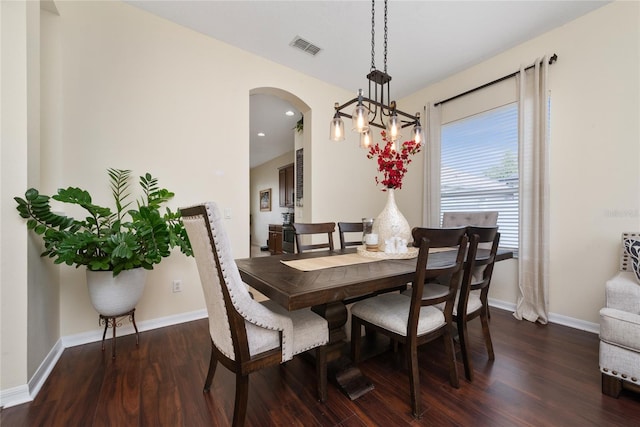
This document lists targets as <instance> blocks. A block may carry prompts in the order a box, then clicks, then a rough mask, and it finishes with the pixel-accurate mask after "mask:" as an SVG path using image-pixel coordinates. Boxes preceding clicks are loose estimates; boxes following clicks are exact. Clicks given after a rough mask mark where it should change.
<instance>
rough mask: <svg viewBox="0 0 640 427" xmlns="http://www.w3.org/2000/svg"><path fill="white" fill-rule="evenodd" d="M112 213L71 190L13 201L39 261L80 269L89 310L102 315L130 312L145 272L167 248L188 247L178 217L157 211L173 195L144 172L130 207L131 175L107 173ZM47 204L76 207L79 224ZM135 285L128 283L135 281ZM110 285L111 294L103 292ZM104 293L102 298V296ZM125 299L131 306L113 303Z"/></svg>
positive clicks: (127, 172)
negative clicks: (36, 239)
mask: <svg viewBox="0 0 640 427" xmlns="http://www.w3.org/2000/svg"><path fill="white" fill-rule="evenodd" d="M108 174H109V179H110V186H111V192H112V194H113V199H114V204H115V209H114V210H112V209H111V208H109V207H103V206H99V205H96V204H94V203H93V201H92V199H91V195H90V194H89V192H87V191H85V190H82V189H80V188H77V187H68V188H64V189H59V190H58V192H57V194H56V195H54V196H51V197H49V196H46V195H43V194H40V193H39V192H38V190H36V189H34V188H31V189H29V190H27V191H26V192H25V195H24V198H21V197H15V198H14V199H15V201H16V202H17V203H18V206H17V210H18V212H19V213H20V216H22V217H23V218H26V219H27V228H28V229H30V230H33V231H34V232H35V233H36V234H38V235H40V236H42V239H43V241H44V248H45V250H44V252H43V253H42V256H48V257H50V258H54V260H53V262H54V263H55V264H63V263H64V264H67V265H75V266H76V268H78V267H80V266H85V267H86V269H87V284H88V286H89V295H90V297H91V302H92V304H93V305H94V308H95V309H96V310H97V311H98V313H100V314H101V315H103V316H116V315H120V314H123V313H126V312H128V311H131V310H132V309H133V308H134V307H135V305H136V304H137V302H138V300H139V298H140V297H141V296H142V290H143V288H144V281H145V279H146V270H151V269H153V266H154V265H155V264H158V263H160V261H162V259H163V258H164V257H167V256H169V255H170V253H171V249H172V248H174V247H176V246H177V247H179V248H180V250H181V251H182V253H184V254H185V255H187V256H191V255H192V251H191V245H190V244H189V239H188V237H187V233H186V230H185V229H184V226H183V224H182V220H181V219H180V213H179V212H172V211H171V210H170V209H169V208H166V211H165V212H164V213H162V212H161V208H162V206H163V205H164V204H165V203H166V202H167V201H169V200H170V199H171V198H172V197H173V196H174V193H172V192H170V191H169V190H167V189H165V188H160V187H159V186H158V180H157V179H156V178H154V177H152V176H151V174H149V173H146V174H145V175H144V176H141V177H140V180H139V184H140V188H141V190H142V197H141V198H140V200H139V201H138V202H137V206H136V208H135V209H133V208H130V206H131V202H130V201H129V196H130V194H129V189H130V181H131V171H130V170H123V169H108ZM50 199H54V200H57V201H59V202H62V203H68V204H72V205H77V206H80V207H82V208H83V209H84V210H85V211H86V212H87V213H88V216H86V217H85V218H84V219H82V220H78V219H75V218H72V217H69V216H65V215H62V214H58V213H55V212H53V211H52V209H51V205H50V203H49V202H50ZM136 281H137V283H133V282H136ZM107 283H108V284H110V285H111V286H112V287H114V286H115V289H113V291H115V294H112V293H110V292H111V291H109V290H105V289H104V287H105V286H108V285H107ZM105 292H106V293H105ZM125 294H131V295H130V297H131V298H132V300H131V301H126V302H124V301H119V300H121V299H122V298H124V297H125Z"/></svg>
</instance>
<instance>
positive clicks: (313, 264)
mask: <svg viewBox="0 0 640 427" xmlns="http://www.w3.org/2000/svg"><path fill="white" fill-rule="evenodd" d="M450 250H452V249H451V248H432V249H429V253H436V252H446V251H450ZM385 259H387V258H368V257H365V256H362V255H359V254H357V253H355V254H344V255H333V256H323V257H318V258H305V259H294V260H288V261H287V260H280V262H281V263H283V264H284V265H288V266H289V267H292V268H295V269H296V270H300V271H315V270H323V269H325V268H333V267H344V266H346V265H354V264H364V263H366V262H376V261H384V260H385Z"/></svg>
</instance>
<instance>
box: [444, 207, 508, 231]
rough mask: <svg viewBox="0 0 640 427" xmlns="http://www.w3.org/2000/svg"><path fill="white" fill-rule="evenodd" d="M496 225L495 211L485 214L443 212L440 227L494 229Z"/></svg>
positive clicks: (479, 212)
mask: <svg viewBox="0 0 640 427" xmlns="http://www.w3.org/2000/svg"><path fill="white" fill-rule="evenodd" d="M497 223H498V212H497V211H486V212H481V211H478V212H443V213H442V227H443V228H450V227H461V226H466V225H476V226H481V227H494V226H495V225H496V224H497Z"/></svg>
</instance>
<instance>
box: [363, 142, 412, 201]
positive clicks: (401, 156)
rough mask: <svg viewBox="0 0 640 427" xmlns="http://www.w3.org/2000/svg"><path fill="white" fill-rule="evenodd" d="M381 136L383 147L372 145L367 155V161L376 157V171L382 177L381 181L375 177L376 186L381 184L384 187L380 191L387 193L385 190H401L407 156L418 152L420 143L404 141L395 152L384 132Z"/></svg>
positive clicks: (408, 161)
mask: <svg viewBox="0 0 640 427" xmlns="http://www.w3.org/2000/svg"><path fill="white" fill-rule="evenodd" d="M381 135H382V142H383V143H384V145H383V147H380V145H378V144H375V145H372V146H371V147H369V153H368V154H367V158H369V159H373V158H374V157H376V156H377V157H378V171H379V172H382V174H383V176H384V179H382V180H380V179H379V178H378V177H377V176H376V184H382V185H383V186H384V187H385V188H383V189H382V191H387V188H393V189H395V188H397V189H401V188H402V178H404V174H406V173H407V165H408V164H409V163H411V158H410V157H409V156H411V155H414V154H417V153H419V152H420V148H421V146H420V143H416V142H415V141H405V142H403V143H402V145H401V146H400V149H399V150H396V149H395V144H394V143H393V141H391V140H388V139H387V134H386V132H385V131H382V132H381Z"/></svg>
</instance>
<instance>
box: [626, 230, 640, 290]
mask: <svg viewBox="0 0 640 427" xmlns="http://www.w3.org/2000/svg"><path fill="white" fill-rule="evenodd" d="M623 246H624V251H625V253H627V254H628V255H629V257H630V258H631V267H632V271H633V272H634V273H635V275H636V279H637V280H638V282H639V283H640V239H637V238H633V237H625V238H624V240H623Z"/></svg>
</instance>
